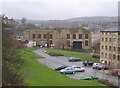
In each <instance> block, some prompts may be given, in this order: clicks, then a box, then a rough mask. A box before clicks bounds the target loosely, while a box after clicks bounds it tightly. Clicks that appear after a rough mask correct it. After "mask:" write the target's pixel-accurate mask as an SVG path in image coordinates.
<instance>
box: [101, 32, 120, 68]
mask: <svg viewBox="0 0 120 88" xmlns="http://www.w3.org/2000/svg"><path fill="white" fill-rule="evenodd" d="M100 61H101V62H103V63H105V64H106V65H107V66H111V67H114V66H118V65H119V63H120V31H101V32H100Z"/></svg>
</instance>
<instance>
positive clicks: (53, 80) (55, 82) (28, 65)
mask: <svg viewBox="0 0 120 88" xmlns="http://www.w3.org/2000/svg"><path fill="white" fill-rule="evenodd" d="M18 52H19V54H20V56H21V58H22V59H23V60H24V61H25V63H24V65H23V66H22V68H21V70H20V72H19V75H20V76H21V77H22V78H24V83H25V85H28V86H105V85H103V84H101V83H98V82H97V81H86V80H76V79H71V78H68V77H66V76H64V75H62V74H60V73H58V72H56V71H54V70H52V69H50V68H48V67H46V66H45V65H43V64H41V63H39V62H38V61H37V60H35V58H40V57H41V56H39V55H36V54H34V53H31V52H29V51H26V50H24V49H20V50H18ZM13 66H14V67H15V66H16V64H13Z"/></svg>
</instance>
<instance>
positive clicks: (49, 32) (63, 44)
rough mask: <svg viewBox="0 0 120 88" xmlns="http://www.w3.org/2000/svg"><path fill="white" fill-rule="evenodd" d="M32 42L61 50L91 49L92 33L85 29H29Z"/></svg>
mask: <svg viewBox="0 0 120 88" xmlns="http://www.w3.org/2000/svg"><path fill="white" fill-rule="evenodd" d="M28 36H29V39H30V40H35V41H36V42H37V45H42V46H44V45H45V44H47V45H48V47H50V46H54V47H55V48H60V49H85V50H88V49H91V32H89V31H88V30H86V29H85V28H40V29H29V30H28Z"/></svg>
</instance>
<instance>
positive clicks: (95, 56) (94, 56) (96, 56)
mask: <svg viewBox="0 0 120 88" xmlns="http://www.w3.org/2000/svg"><path fill="white" fill-rule="evenodd" d="M92 57H93V58H100V55H99V54H93V55H92Z"/></svg>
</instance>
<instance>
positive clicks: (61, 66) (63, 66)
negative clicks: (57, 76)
mask: <svg viewBox="0 0 120 88" xmlns="http://www.w3.org/2000/svg"><path fill="white" fill-rule="evenodd" d="M66 67H68V66H66V65H60V66H58V67H56V68H55V70H56V71H60V70H61V69H64V68H66Z"/></svg>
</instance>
